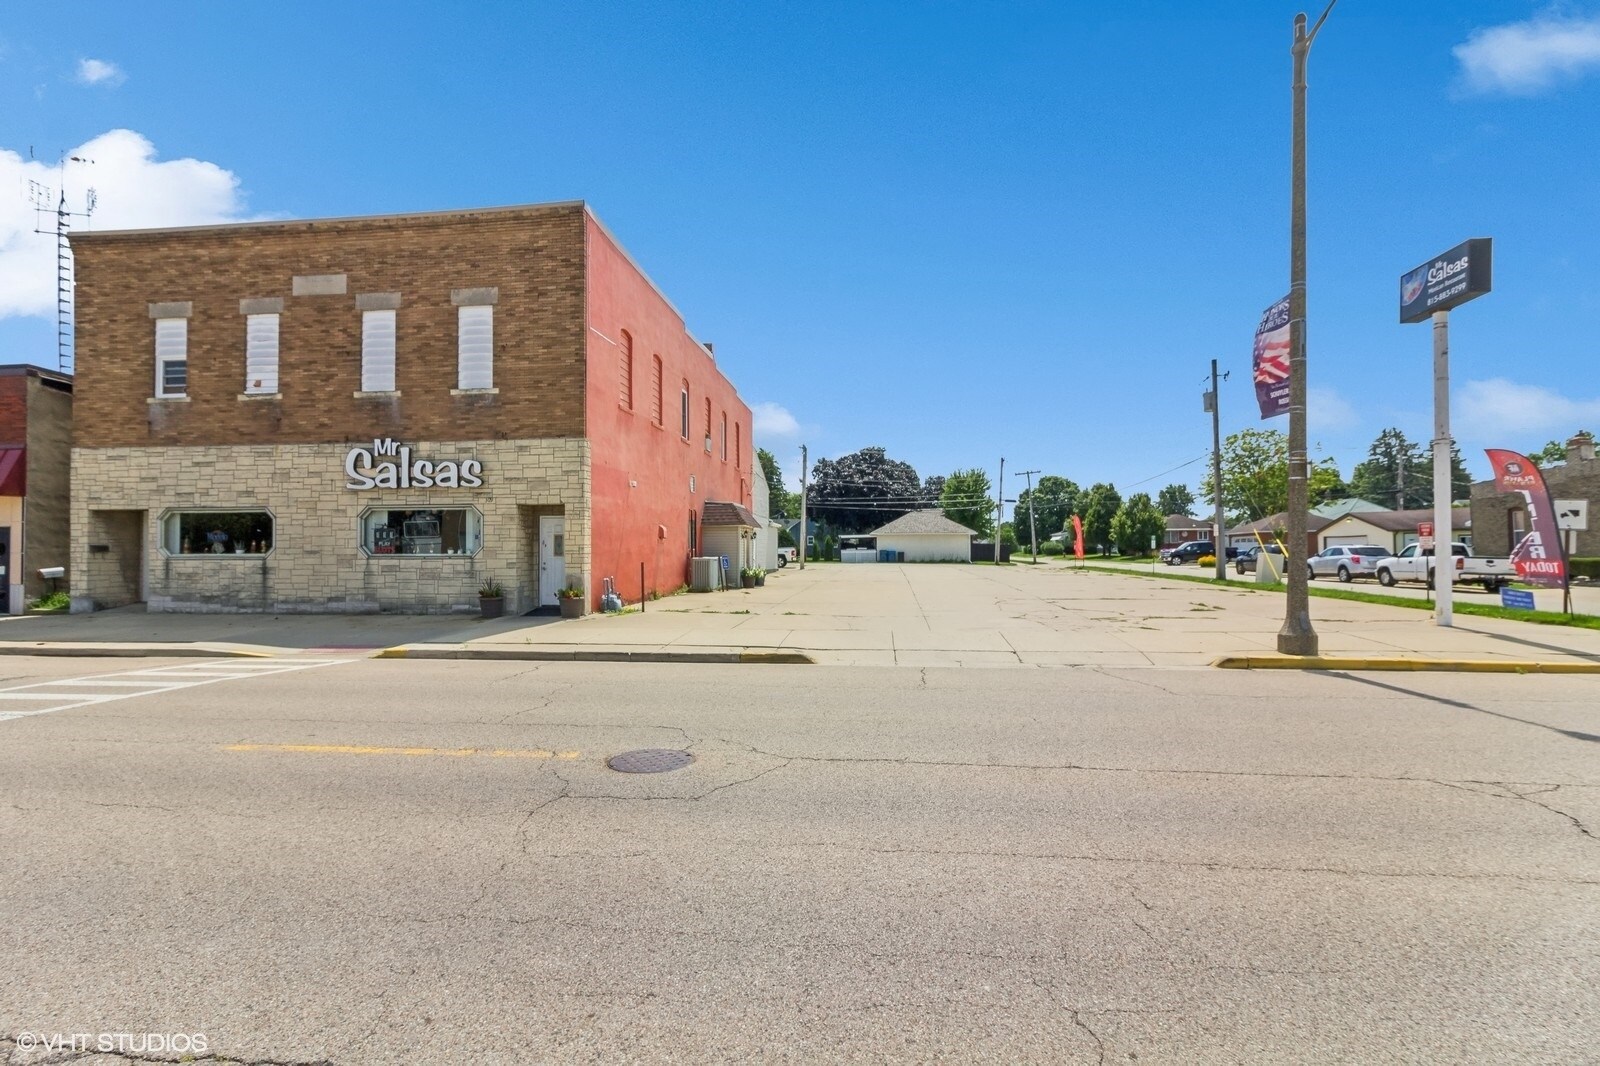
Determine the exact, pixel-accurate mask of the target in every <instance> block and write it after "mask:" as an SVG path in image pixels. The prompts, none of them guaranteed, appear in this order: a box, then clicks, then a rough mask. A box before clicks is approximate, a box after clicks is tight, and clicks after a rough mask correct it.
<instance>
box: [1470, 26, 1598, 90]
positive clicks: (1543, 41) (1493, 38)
mask: <svg viewBox="0 0 1600 1066" xmlns="http://www.w3.org/2000/svg"><path fill="white" fill-rule="evenodd" d="M1453 51H1454V52H1455V57H1456V59H1457V60H1458V61H1459V62H1460V63H1461V78H1462V82H1463V83H1464V85H1465V87H1466V88H1467V90H1468V91H1470V92H1479V93H1495V92H1501V93H1510V94H1513V95H1518V96H1529V95H1532V94H1534V93H1537V92H1541V91H1543V90H1545V89H1548V88H1551V87H1552V86H1554V85H1555V84H1556V83H1557V82H1558V81H1561V80H1564V79H1566V80H1570V79H1573V78H1578V77H1581V76H1582V75H1583V74H1584V73H1585V72H1586V71H1589V70H1593V69H1596V68H1600V17H1595V18H1564V17H1561V16H1559V15H1555V14H1544V15H1537V16H1535V17H1534V18H1531V19H1529V20H1527V21H1526V22H1508V23H1506V24H1505V25H1503V26H1491V27H1489V28H1488V29H1483V30H1476V31H1474V32H1473V34H1472V35H1471V36H1470V37H1468V38H1467V42H1466V43H1465V44H1458V45H1456V47H1455V48H1454V49H1453Z"/></svg>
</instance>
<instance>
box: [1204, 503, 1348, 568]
mask: <svg viewBox="0 0 1600 1066" xmlns="http://www.w3.org/2000/svg"><path fill="white" fill-rule="evenodd" d="M1327 525H1328V519H1326V518H1323V517H1322V516H1321V515H1319V514H1309V515H1307V516H1306V544H1305V555H1304V556H1303V558H1310V557H1311V556H1313V555H1315V554H1317V552H1319V551H1321V550H1322V549H1321V548H1319V547H1318V546H1317V534H1318V533H1320V532H1321V531H1322V530H1323V529H1324V528H1325V527H1326V526H1327ZM1288 528H1289V514H1288V512H1287V511H1279V512H1278V513H1277V514H1270V515H1267V517H1265V518H1258V519H1256V520H1255V521H1254V522H1243V523H1241V524H1239V525H1237V526H1234V527H1233V528H1232V529H1230V530H1228V545H1227V546H1228V547H1230V548H1238V549H1240V550H1243V549H1245V548H1253V547H1255V546H1256V545H1257V544H1259V543H1262V542H1266V543H1271V542H1272V541H1274V540H1277V539H1278V538H1279V537H1280V536H1282V535H1283V533H1284V531H1285V530H1287V529H1288ZM1289 554H1290V555H1293V554H1295V553H1294V549H1292V548H1291V549H1289Z"/></svg>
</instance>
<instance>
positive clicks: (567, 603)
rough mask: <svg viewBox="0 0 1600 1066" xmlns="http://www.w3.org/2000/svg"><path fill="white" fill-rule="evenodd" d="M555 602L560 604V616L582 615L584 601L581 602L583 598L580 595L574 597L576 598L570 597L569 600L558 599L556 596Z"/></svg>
mask: <svg viewBox="0 0 1600 1066" xmlns="http://www.w3.org/2000/svg"><path fill="white" fill-rule="evenodd" d="M556 602H557V603H559V604H560V605H561V617H562V618H582V617H583V607H584V603H583V599H582V598H581V597H579V598H576V599H570V600H567V599H559V598H558V599H557V600H556Z"/></svg>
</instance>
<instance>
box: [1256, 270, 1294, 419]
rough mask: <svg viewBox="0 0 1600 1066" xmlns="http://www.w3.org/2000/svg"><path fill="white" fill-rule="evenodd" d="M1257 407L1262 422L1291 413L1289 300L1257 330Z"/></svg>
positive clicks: (1273, 308) (1266, 316) (1275, 307)
mask: <svg viewBox="0 0 1600 1066" xmlns="http://www.w3.org/2000/svg"><path fill="white" fill-rule="evenodd" d="M1253 366H1254V376H1255V380H1256V403H1258V404H1260V405H1261V417H1262V418H1264V419H1265V418H1277V417H1278V416H1279V415H1286V414H1288V413H1289V298H1288V297H1287V296H1285V297H1284V298H1283V299H1281V300H1279V301H1278V302H1277V303H1275V304H1273V305H1272V306H1271V307H1269V308H1267V309H1266V311H1265V312H1264V313H1263V314H1262V316H1261V323H1260V324H1259V325H1257V326H1256V348H1255V360H1254V364H1253Z"/></svg>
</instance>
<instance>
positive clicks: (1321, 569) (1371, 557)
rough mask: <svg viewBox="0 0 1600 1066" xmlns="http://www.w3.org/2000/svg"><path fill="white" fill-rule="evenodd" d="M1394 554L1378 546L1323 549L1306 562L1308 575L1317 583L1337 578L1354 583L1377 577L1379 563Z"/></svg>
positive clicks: (1338, 546)
mask: <svg viewBox="0 0 1600 1066" xmlns="http://www.w3.org/2000/svg"><path fill="white" fill-rule="evenodd" d="M1393 556H1394V552H1392V551H1390V550H1389V549H1388V548H1380V547H1379V546H1378V545H1376V544H1334V545H1330V546H1329V547H1326V548H1323V549H1322V551H1320V552H1318V553H1317V554H1316V555H1313V556H1312V557H1311V558H1310V559H1308V560H1307V561H1306V569H1307V570H1308V571H1310V573H1309V574H1308V575H1307V576H1308V577H1310V578H1311V580H1313V581H1315V580H1316V579H1317V578H1319V577H1337V578H1338V579H1339V580H1340V581H1345V582H1348V581H1352V580H1354V579H1355V578H1358V577H1377V576H1378V562H1379V561H1380V560H1382V559H1389V558H1392V557H1393Z"/></svg>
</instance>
